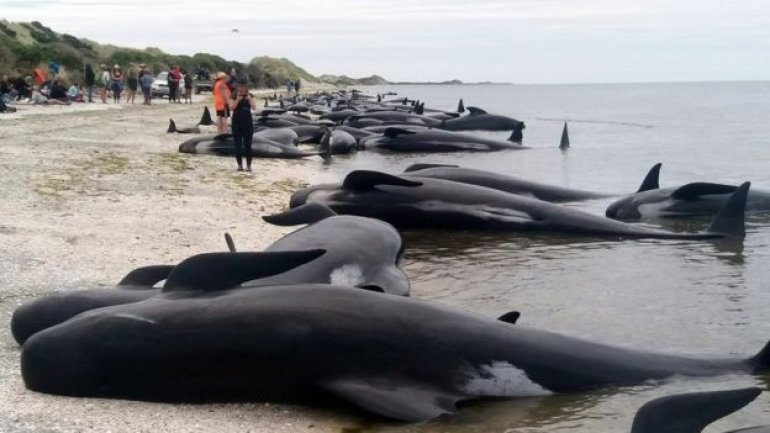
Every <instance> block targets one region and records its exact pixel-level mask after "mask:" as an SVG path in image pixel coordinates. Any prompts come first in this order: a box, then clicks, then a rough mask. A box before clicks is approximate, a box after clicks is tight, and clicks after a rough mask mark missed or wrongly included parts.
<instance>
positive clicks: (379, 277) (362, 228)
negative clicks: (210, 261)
mask: <svg viewBox="0 0 770 433" xmlns="http://www.w3.org/2000/svg"><path fill="white" fill-rule="evenodd" d="M264 219H265V220H266V221H268V222H270V223H271V224H276V225H283V226H293V225H299V224H311V225H309V226H307V227H304V228H302V229H299V230H296V231H294V232H291V233H289V234H287V235H286V236H284V237H283V238H281V239H279V240H277V241H276V242H274V243H273V244H271V245H270V246H268V247H267V248H266V249H265V252H266V253H276V252H282V253H283V254H287V255H288V256H287V257H288V258H289V259H293V256H292V255H291V254H290V253H291V252H292V251H302V250H309V249H319V250H324V251H326V253H325V254H323V255H321V256H320V257H317V258H315V259H314V260H311V261H308V262H304V263H302V264H300V265H296V264H295V265H289V266H288V267H287V265H285V264H281V265H280V266H278V267H276V268H275V269H274V270H273V271H271V272H272V273H269V274H268V273H267V272H265V275H263V276H261V277H260V278H258V279H254V280H251V281H244V282H243V284H242V288H244V289H246V288H253V287H259V286H266V285H275V284H289V283H336V284H344V285H348V286H354V287H362V288H366V289H369V290H377V291H381V292H384V293H388V294H393V295H401V296H408V295H409V290H410V287H409V280H408V278H407V277H406V275H405V274H404V272H403V271H402V270H401V269H400V268H399V261H400V259H401V255H402V254H403V250H404V245H403V240H402V238H401V235H400V234H399V233H398V231H396V230H395V228H393V227H392V226H390V225H389V224H387V223H385V222H382V221H380V220H375V219H371V218H362V217H356V216H338V215H336V214H335V213H334V212H333V211H332V210H331V209H329V208H327V207H325V206H323V205H319V204H311V205H308V206H305V207H303V208H300V209H293V210H290V211H287V212H284V213H280V214H276V215H270V216H266V217H264ZM226 238H227V239H228V244H229V246H230V250H231V252H234V251H235V246H234V244H232V239H231V238H229V237H228V236H226ZM227 257H230V256H226V257H225V258H224V259H227ZM233 257H235V256H233ZM224 259H222V260H224ZM236 260H237V258H236ZM267 260H269V255H267V256H265V257H259V256H256V257H254V258H253V262H250V263H248V264H246V266H255V267H257V268H264V267H266V266H268V265H269V262H267ZM174 268H175V266H171V265H157V266H144V267H141V268H138V269H135V270H133V271H131V272H130V273H129V274H128V275H126V276H125V277H124V278H123V279H122V280H121V281H120V282H119V283H118V285H117V287H116V288H98V289H84V290H73V291H67V292H62V293H55V294H52V295H48V296H45V297H43V298H40V299H36V300H34V301H31V302H28V303H26V304H24V305H22V306H21V307H19V308H17V309H16V311H14V313H13V317H12V319H11V331H12V334H13V336H14V339H15V340H16V341H17V342H18V343H19V344H23V343H24V341H25V340H27V339H28V338H29V337H30V336H31V335H33V334H35V333H36V332H39V331H41V330H43V329H46V328H49V327H51V326H54V325H57V324H59V323H62V322H64V321H66V320H68V319H70V318H72V317H74V316H76V315H77V314H80V313H82V312H84V311H88V310H93V309H95V308H101V307H106V306H110V305H119V304H128V303H132V302H139V301H143V300H146V299H149V298H151V297H153V296H157V295H162V294H164V293H167V292H169V291H173V290H174V286H173V283H171V284H166V285H164V287H163V288H162V289H161V288H158V287H154V286H155V285H156V284H157V283H159V282H161V281H162V280H166V279H167V278H168V277H169V275H170V274H171V272H172V271H173V270H174ZM279 271H280V272H279ZM233 272H236V273H241V272H242V271H240V270H236V271H233ZM167 283H168V282H167Z"/></svg>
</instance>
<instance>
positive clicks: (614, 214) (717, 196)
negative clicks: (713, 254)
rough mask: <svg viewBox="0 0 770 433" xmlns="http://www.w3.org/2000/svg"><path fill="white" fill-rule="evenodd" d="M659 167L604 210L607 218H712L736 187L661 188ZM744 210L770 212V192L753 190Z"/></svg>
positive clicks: (704, 184)
mask: <svg viewBox="0 0 770 433" xmlns="http://www.w3.org/2000/svg"><path fill="white" fill-rule="evenodd" d="M660 168H661V164H660V163H658V164H655V165H654V166H653V167H652V168H651V169H650V171H649V172H648V173H647V175H646V176H645V178H644V181H643V182H642V185H641V186H640V187H639V190H638V191H637V192H636V193H635V194H631V195H628V196H626V197H623V198H620V199H618V200H617V201H615V202H613V203H612V204H610V205H609V207H607V211H606V215H607V217H609V218H614V219H619V220H638V219H644V218H650V217H651V218H656V217H687V216H696V215H714V214H716V213H717V212H718V211H719V209H720V208H721V207H722V205H723V204H724V203H725V202H726V201H727V200H728V199H729V197H730V195H731V194H733V193H734V192H735V191H736V190H737V189H738V188H739V187H738V186H736V185H724V184H719V183H708V182H693V183H688V184H686V185H682V186H677V187H669V188H660V185H659V181H658V179H659V176H660ZM746 211H748V212H764V211H770V191H763V190H759V189H755V188H752V189H751V190H750V191H749V193H748V196H747V197H746Z"/></svg>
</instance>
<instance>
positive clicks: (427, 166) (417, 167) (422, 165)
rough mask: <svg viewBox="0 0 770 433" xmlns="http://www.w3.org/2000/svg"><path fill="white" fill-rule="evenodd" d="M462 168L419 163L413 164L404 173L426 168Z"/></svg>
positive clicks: (450, 165)
mask: <svg viewBox="0 0 770 433" xmlns="http://www.w3.org/2000/svg"><path fill="white" fill-rule="evenodd" d="M441 167H446V168H460V166H459V165H452V164H430V163H417V164H412V165H410V166H409V167H407V168H405V169H404V173H410V172H413V171H417V170H424V169H426V168H441Z"/></svg>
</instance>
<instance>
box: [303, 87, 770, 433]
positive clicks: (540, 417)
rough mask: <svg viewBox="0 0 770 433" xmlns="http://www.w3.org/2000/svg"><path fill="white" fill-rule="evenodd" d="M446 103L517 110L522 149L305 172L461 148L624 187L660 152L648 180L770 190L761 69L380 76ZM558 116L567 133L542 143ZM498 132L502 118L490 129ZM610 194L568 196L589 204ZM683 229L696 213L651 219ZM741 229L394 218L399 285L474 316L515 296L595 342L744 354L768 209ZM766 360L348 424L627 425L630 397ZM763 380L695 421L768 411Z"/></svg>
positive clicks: (765, 305)
mask: <svg viewBox="0 0 770 433" xmlns="http://www.w3.org/2000/svg"><path fill="white" fill-rule="evenodd" d="M388 90H394V91H397V92H398V93H399V96H404V95H407V96H409V97H412V98H417V99H420V100H424V101H426V102H427V104H426V106H427V107H430V108H439V109H445V110H453V109H455V108H456V105H457V100H458V99H459V98H460V97H462V98H464V102H465V105H466V106H474V105H475V106H479V107H481V108H484V109H486V110H487V111H489V112H494V113H500V114H506V115H509V116H513V117H516V118H518V119H520V120H523V121H525V122H526V125H527V129H526V130H525V131H524V134H525V135H524V140H525V141H524V144H525V145H528V146H531V147H532V149H529V150H525V151H508V152H495V153H486V154H462V153H457V154H444V155H403V154H390V155H386V154H376V153H364V152H362V153H359V154H358V155H354V156H351V157H341V158H337V159H336V162H335V163H334V164H333V165H331V166H330V167H328V168H327V169H325V171H324V172H323V173H321V174H320V175H319V176H318V181H319V182H320V181H329V180H334V179H341V178H342V177H343V176H344V175H345V174H346V173H347V172H348V171H350V170H353V169H361V168H368V169H379V170H384V171H390V172H400V171H401V170H403V168H405V167H406V166H408V165H410V164H412V163H415V162H439V163H454V164H461V165H463V166H466V167H475V168H482V169H487V170H492V171H496V172H500V173H509V174H513V175H516V176H520V177H524V178H529V179H534V180H538V181H542V182H547V183H552V184H556V185H562V186H569V187H573V188H580V189H587V190H592V191H597V192H607V193H628V192H633V191H635V190H636V189H637V187H638V185H639V184H640V183H641V181H642V178H643V177H644V175H645V174H646V172H647V170H648V169H649V168H650V167H651V166H652V165H653V164H654V163H656V162H662V163H663V169H662V172H661V185H662V186H673V185H679V184H683V183H687V182H693V181H711V182H724V183H733V184H738V183H740V182H743V181H745V180H750V181H752V185H753V188H763V189H768V190H770V171H769V170H768V162H770V124H769V123H768V122H767V115H768V113H770V82H743V83H698V84H695V83H692V84H687V83H685V84H627V85H622V84H618V85H558V86H557V85H553V86H518V85H512V86H507V85H487V86H475V85H473V86H389V87H376V88H367V89H366V91H367V92H370V93H372V94H374V93H376V92H385V91H388ZM565 120H569V128H570V138H571V142H572V148H571V149H569V150H567V151H560V150H559V149H557V146H558V143H559V138H560V135H561V129H562V125H563V122H564V121H565ZM490 135H496V136H500V137H504V136H505V134H503V133H500V134H490ZM611 201H612V199H601V200H592V201H588V202H584V203H579V204H573V206H576V207H578V208H580V209H583V210H586V211H589V212H592V213H596V214H599V215H602V214H603V213H604V209H605V208H606V206H607V205H608V204H609V203H610V202H611ZM651 224H654V225H663V226H665V227H666V228H669V229H675V230H689V231H694V230H699V229H703V228H705V227H706V226H707V225H708V219H701V220H695V221H689V222H684V221H655V222H651ZM747 231H748V233H747V236H746V239H745V241H744V242H743V245H736V244H735V243H731V242H690V241H681V240H645V241H637V240H623V241H615V240H608V239H592V238H589V237H576V236H564V235H548V234H538V235H532V234H518V233H473V232H445V231H436V232H430V231H426V232H417V231H415V232H407V233H406V234H405V239H406V245H407V250H406V254H405V257H404V267H405V269H406V271H407V273H408V274H409V276H410V278H411V281H412V285H413V296H414V297H416V298H421V299H428V300H431V301H435V302H441V303H445V304H449V305H452V306H455V307H458V308H461V309H463V310H467V311H473V312H476V313H479V314H483V315H487V316H497V315H500V314H502V313H504V312H506V311H510V310H519V311H521V312H522V318H521V319H520V321H519V323H520V325H521V326H532V327H537V328H543V329H548V330H552V331H557V332H562V333H565V334H569V335H572V336H578V337H584V338H589V339H592V340H596V341H600V342H605V343H609V344H616V345H623V346H627V347H631V348H637V349H642V350H650V351H661V352H670V353H678V354H692V355H696V356H701V355H702V356H711V355H713V356H716V357H720V356H749V355H753V354H754V353H755V352H757V351H758V350H759V349H760V348H761V347H762V346H763V345H764V344H765V343H766V342H767V341H768V340H769V339H770V317H768V315H767V313H766V312H767V311H768V309H770V293H768V283H767V281H768V280H769V279H770V278H769V277H770V268H768V266H767V259H768V256H770V248H769V247H770V216H767V215H756V216H752V217H750V218H749V221H748V223H747ZM767 380H770V375H766V376H753V377H752V376H748V375H737V376H725V377H719V378H713V379H708V380H692V379H687V378H675V379H672V380H670V381H666V382H663V383H655V384H645V385H642V386H636V387H623V388H615V389H603V390H599V391H595V392H590V393H577V394H572V395H559V396H551V397H545V398H537V399H519V400H510V401H500V402H492V403H487V402H484V403H474V404H469V405H465V406H463V407H462V409H461V410H460V414H459V416H458V417H456V418H454V419H452V420H451V421H449V422H440V423H435V424H428V425H424V426H395V425H388V424H377V423H375V424H366V425H362V426H361V427H362V430H364V431H463V432H466V431H467V432H489V431H496V432H502V431H508V432H543V431H559V432H562V431H568V432H584V431H628V430H629V428H630V422H631V419H632V418H633V414H634V412H635V411H636V409H637V408H638V407H639V406H641V405H642V404H643V403H644V402H646V401H648V400H650V399H652V398H654V397H657V396H661V395H667V394H672V393H677V392H684V391H691V390H714V389H727V388H735V387H742V386H747V385H751V384H757V385H759V386H762V387H764V388H766V387H767V384H766V382H767ZM768 403H770V397H768V396H767V395H765V394H763V395H762V396H760V397H759V398H758V399H757V401H755V402H754V403H753V404H751V405H750V406H749V407H747V408H746V409H744V410H742V411H741V412H740V413H737V414H734V415H732V416H730V417H728V418H727V419H725V420H724V421H720V422H719V423H717V424H714V427H712V428H711V429H709V430H708V431H723V430H726V429H728V428H737V427H745V426H751V425H756V424H761V423H770V413H768V411H767V407H769V405H768Z"/></svg>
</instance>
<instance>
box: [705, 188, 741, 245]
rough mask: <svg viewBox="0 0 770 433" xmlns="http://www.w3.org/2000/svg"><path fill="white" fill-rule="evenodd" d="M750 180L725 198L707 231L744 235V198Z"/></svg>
mask: <svg viewBox="0 0 770 433" xmlns="http://www.w3.org/2000/svg"><path fill="white" fill-rule="evenodd" d="M749 188H751V182H744V183H742V184H741V186H739V187H738V188H737V189H736V190H735V192H734V193H732V195H731V196H730V198H728V199H727V201H726V202H725V203H724V204H723V205H722V207H721V208H720V209H719V212H717V216H716V217H715V218H714V221H713V222H712V223H711V225H710V226H709V228H708V230H707V231H708V232H709V233H719V234H722V235H725V236H728V237H733V238H743V237H744V236H746V200H747V199H748V197H749Z"/></svg>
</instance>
